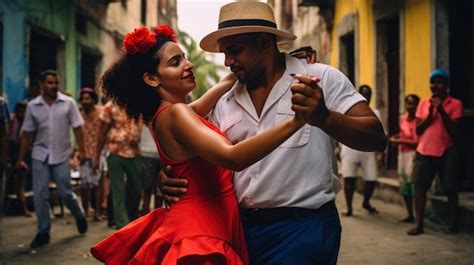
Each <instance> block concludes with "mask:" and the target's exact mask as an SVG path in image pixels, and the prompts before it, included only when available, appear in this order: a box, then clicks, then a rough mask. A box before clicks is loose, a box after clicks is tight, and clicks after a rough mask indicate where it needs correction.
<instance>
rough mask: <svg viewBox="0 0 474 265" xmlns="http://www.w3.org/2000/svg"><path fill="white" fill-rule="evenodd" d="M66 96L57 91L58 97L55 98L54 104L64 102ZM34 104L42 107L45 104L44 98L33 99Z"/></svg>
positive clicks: (41, 96) (40, 96)
mask: <svg viewBox="0 0 474 265" xmlns="http://www.w3.org/2000/svg"><path fill="white" fill-rule="evenodd" d="M66 97H67V96H66V95H64V94H63V93H61V92H59V91H58V97H57V98H56V100H55V101H54V102H59V101H66V99H67V98H66ZM34 101H35V102H34V103H35V105H43V104H46V101H44V98H43V95H39V96H38V97H36V98H35V99H34Z"/></svg>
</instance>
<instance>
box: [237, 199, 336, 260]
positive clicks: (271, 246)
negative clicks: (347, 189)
mask: <svg viewBox="0 0 474 265" xmlns="http://www.w3.org/2000/svg"><path fill="white" fill-rule="evenodd" d="M322 208H324V209H322V210H321V211H318V212H316V213H315V214H314V215H311V216H308V217H304V218H301V217H300V218H298V217H291V218H286V219H282V220H278V221H276V222H272V223H268V224H249V223H244V229H245V235H246V239H247V246H248V250H249V255H250V263H251V264H252V265H276V264H279V265H295V264H298V265H329V264H331V265H332V264H336V263H337V257H338V254H339V246H340V241H341V224H340V220H339V214H338V212H337V209H336V206H335V205H334V203H333V202H330V205H329V207H322Z"/></svg>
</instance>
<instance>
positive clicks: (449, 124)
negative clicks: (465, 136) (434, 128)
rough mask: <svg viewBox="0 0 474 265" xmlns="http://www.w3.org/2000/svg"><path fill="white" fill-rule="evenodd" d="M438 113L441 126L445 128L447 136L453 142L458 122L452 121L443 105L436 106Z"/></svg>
mask: <svg viewBox="0 0 474 265" xmlns="http://www.w3.org/2000/svg"><path fill="white" fill-rule="evenodd" d="M438 112H439V114H440V115H441V120H442V121H443V125H444V127H445V128H446V131H447V132H448V134H449V136H450V137H451V139H452V140H454V137H455V135H456V131H457V127H458V126H457V125H458V124H459V120H455V121H453V120H452V119H451V118H450V117H449V115H448V113H446V111H445V110H444V108H443V105H442V104H440V105H439V106H438Z"/></svg>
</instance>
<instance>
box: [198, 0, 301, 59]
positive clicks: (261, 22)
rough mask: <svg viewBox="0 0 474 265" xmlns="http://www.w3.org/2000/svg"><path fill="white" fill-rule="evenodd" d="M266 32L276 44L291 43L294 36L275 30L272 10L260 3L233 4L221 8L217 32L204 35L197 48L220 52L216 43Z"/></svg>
mask: <svg viewBox="0 0 474 265" xmlns="http://www.w3.org/2000/svg"><path fill="white" fill-rule="evenodd" d="M252 32H266V33H271V34H274V35H276V37H277V42H279V43H280V42H284V41H291V40H294V39H296V36H295V35H294V34H292V33H290V32H287V31H283V30H279V29H277V26H276V23H275V17H274V16H273V10H272V8H271V7H270V6H269V5H267V4H265V3H261V2H248V1H247V2H234V3H230V4H227V5H224V6H223V7H221V10H220V13H219V26H218V30H216V31H214V32H211V33H209V34H208V35H206V36H205V37H204V38H203V39H202V40H201V42H200V43H199V46H201V49H203V50H205V51H208V52H220V50H219V44H218V41H219V40H220V39H222V38H224V37H228V36H233V35H237V34H242V33H252Z"/></svg>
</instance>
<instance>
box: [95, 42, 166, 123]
mask: <svg viewBox="0 0 474 265" xmlns="http://www.w3.org/2000/svg"><path fill="white" fill-rule="evenodd" d="M170 41H173V42H174V40H173V39H172V38H168V37H166V36H162V35H160V36H157V37H156V45H155V46H153V47H152V48H150V49H149V50H148V51H146V52H144V53H141V54H130V53H127V52H126V51H125V50H123V51H122V53H121V55H120V58H119V59H118V60H117V62H115V63H114V64H113V65H112V66H111V67H109V68H108V69H107V71H106V72H105V73H104V75H103V76H102V78H101V87H102V92H103V93H104V95H106V96H107V97H110V98H112V100H113V101H114V102H115V103H116V104H117V105H119V106H120V107H123V108H124V109H125V111H126V112H127V114H128V115H129V117H130V118H132V119H135V120H138V119H140V118H142V119H143V120H144V121H145V122H146V123H148V122H150V121H151V120H152V118H153V115H154V114H155V111H156V110H157V109H158V107H159V106H160V104H161V97H160V95H158V93H156V92H155V91H154V90H153V89H152V87H151V86H149V85H148V84H146V83H145V81H143V74H144V73H154V74H157V75H159V73H157V67H158V65H159V63H160V56H161V48H162V47H163V45H164V44H165V43H167V42H170Z"/></svg>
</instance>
